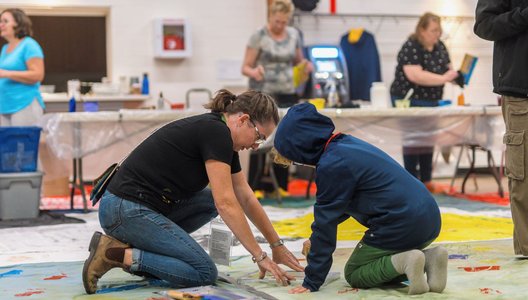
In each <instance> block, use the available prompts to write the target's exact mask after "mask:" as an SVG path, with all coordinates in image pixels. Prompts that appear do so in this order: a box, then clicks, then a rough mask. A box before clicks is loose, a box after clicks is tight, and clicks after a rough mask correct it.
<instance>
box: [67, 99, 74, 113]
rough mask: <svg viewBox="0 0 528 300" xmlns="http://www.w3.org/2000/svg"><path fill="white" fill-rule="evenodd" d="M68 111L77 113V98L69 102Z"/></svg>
mask: <svg viewBox="0 0 528 300" xmlns="http://www.w3.org/2000/svg"><path fill="white" fill-rule="evenodd" d="M68 111H69V112H75V97H73V96H72V97H71V98H70V101H69V102H68Z"/></svg>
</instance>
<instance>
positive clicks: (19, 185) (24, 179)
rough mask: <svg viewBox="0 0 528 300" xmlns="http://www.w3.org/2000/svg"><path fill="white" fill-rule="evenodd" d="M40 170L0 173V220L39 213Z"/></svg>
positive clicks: (27, 217) (27, 216)
mask: <svg viewBox="0 0 528 300" xmlns="http://www.w3.org/2000/svg"><path fill="white" fill-rule="evenodd" d="M41 186H42V172H24V173H9V174H0V220H14V219H33V218H36V217H38V215H39V206H40V189H41Z"/></svg>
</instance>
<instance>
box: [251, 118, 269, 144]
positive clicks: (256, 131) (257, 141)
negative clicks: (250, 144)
mask: <svg viewBox="0 0 528 300" xmlns="http://www.w3.org/2000/svg"><path fill="white" fill-rule="evenodd" d="M249 122H251V124H252V125H253V127H255V134H256V137H257V139H256V140H255V144H257V145H260V144H262V143H264V142H265V141H266V137H265V136H263V135H261V134H260V131H259V130H258V128H257V124H255V122H253V120H251V119H249Z"/></svg>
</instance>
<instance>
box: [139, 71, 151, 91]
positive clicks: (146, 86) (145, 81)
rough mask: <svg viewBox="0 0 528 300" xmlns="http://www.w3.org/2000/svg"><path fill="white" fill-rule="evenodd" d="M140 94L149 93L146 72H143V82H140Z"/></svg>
mask: <svg viewBox="0 0 528 300" xmlns="http://www.w3.org/2000/svg"><path fill="white" fill-rule="evenodd" d="M141 94H143V95H148V94H150V93H149V78H148V73H143V82H142V83H141Z"/></svg>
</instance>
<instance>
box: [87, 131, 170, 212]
mask: <svg viewBox="0 0 528 300" xmlns="http://www.w3.org/2000/svg"><path fill="white" fill-rule="evenodd" d="M159 128H161V127H159ZM159 128H157V129H154V131H152V132H151V133H150V134H149V135H148V136H147V137H145V138H144V139H143V140H142V141H141V142H140V144H141V143H143V142H144V141H145V140H146V139H147V138H148V137H149V136H151V135H152V134H154V133H155V132H156V131H158V129H159ZM128 155H130V153H128V154H127V155H126V156H125V157H123V159H121V161H120V162H118V163H113V164H112V165H111V166H110V167H108V168H107V169H106V170H105V171H104V172H103V174H101V175H99V177H97V178H96V179H94V181H93V189H92V192H91V193H90V201H92V205H95V204H97V202H99V200H101V197H103V194H104V193H105V191H106V187H108V184H109V183H110V181H111V180H112V177H114V175H115V174H116V173H117V171H118V170H119V167H121V164H122V163H123V162H124V161H125V159H126V158H127V157H128Z"/></svg>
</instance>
